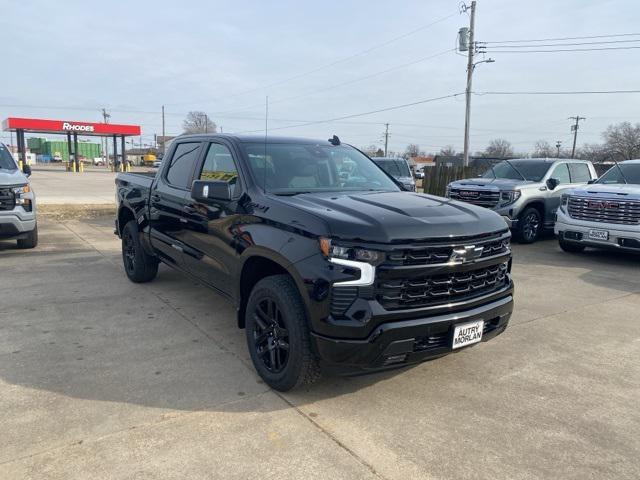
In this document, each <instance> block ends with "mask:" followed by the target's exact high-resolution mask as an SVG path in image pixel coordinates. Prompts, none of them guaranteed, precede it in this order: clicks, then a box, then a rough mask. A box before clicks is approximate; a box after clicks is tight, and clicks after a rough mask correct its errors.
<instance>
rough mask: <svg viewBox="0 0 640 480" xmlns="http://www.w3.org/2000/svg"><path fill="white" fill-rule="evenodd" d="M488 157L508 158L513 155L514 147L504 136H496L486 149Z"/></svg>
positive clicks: (485, 152)
mask: <svg viewBox="0 0 640 480" xmlns="http://www.w3.org/2000/svg"><path fill="white" fill-rule="evenodd" d="M484 154H485V156H487V157H497V158H507V157H513V147H512V146H511V144H510V143H509V142H507V141H506V140H505V139H504V138H496V139H494V140H491V141H490V142H489V145H487V148H485V150H484Z"/></svg>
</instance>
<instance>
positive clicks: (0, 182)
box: [0, 169, 29, 187]
mask: <svg viewBox="0 0 640 480" xmlns="http://www.w3.org/2000/svg"><path fill="white" fill-rule="evenodd" d="M25 183H29V181H28V180H27V177H25V175H24V173H22V172H21V171H20V170H5V169H0V187H5V186H8V185H24V184H25Z"/></svg>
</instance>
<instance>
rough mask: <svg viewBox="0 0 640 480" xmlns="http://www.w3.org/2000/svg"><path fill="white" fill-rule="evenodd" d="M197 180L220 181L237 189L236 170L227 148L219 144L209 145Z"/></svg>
mask: <svg viewBox="0 0 640 480" xmlns="http://www.w3.org/2000/svg"><path fill="white" fill-rule="evenodd" d="M199 179H200V180H222V181H224V182H228V183H230V184H232V185H235V186H236V189H237V188H238V170H237V169H236V164H235V163H234V162H233V157H232V156H231V152H230V151H229V149H228V148H227V147H225V146H224V145H220V144H219V143H212V144H211V145H209V149H208V150H207V156H206V157H205V159H204V164H203V165H202V171H201V172H200V177H199Z"/></svg>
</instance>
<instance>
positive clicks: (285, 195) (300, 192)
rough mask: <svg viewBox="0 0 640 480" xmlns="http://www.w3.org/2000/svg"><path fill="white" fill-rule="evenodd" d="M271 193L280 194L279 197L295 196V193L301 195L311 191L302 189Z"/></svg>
mask: <svg viewBox="0 0 640 480" xmlns="http://www.w3.org/2000/svg"><path fill="white" fill-rule="evenodd" d="M271 193H273V194H274V195H278V196H279V197H293V196H295V195H301V194H303V193H311V192H308V191H302V190H300V191H293V192H271Z"/></svg>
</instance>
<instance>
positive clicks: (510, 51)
mask: <svg viewBox="0 0 640 480" xmlns="http://www.w3.org/2000/svg"><path fill="white" fill-rule="evenodd" d="M636 48H640V46H638V47H602V48H558V49H554V50H491V49H489V50H488V52H485V53H552V52H595V51H598V50H632V49H636Z"/></svg>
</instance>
